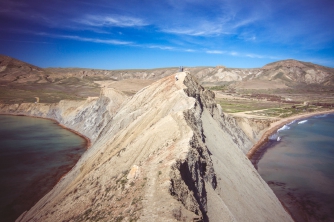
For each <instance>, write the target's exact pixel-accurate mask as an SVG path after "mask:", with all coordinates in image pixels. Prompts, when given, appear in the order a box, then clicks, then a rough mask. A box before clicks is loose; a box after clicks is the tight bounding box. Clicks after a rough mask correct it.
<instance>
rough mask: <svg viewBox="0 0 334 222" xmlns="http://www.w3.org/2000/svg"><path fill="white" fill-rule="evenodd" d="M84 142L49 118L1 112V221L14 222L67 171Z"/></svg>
mask: <svg viewBox="0 0 334 222" xmlns="http://www.w3.org/2000/svg"><path fill="white" fill-rule="evenodd" d="M85 147H86V141H85V140H84V139H83V138H82V137H79V136H78V135H76V134H74V133H73V132H70V131H68V130H65V129H64V128H62V127H60V126H59V125H58V124H57V123H55V122H53V121H51V120H45V119H39V118H31V117H23V116H4V115H0V221H14V220H15V219H16V218H17V217H18V216H19V215H20V214H21V213H22V212H24V211H25V210H28V209H30V208H31V207H32V206H33V205H34V204H35V203H36V202H37V201H38V200H39V199H40V198H41V197H43V196H44V195H45V194H46V193H47V192H48V191H49V190H51V189H52V187H53V186H54V185H55V184H56V183H57V182H58V181H59V180H60V178H61V177H62V176H63V175H64V174H65V173H67V172H68V171H69V170H70V169H71V168H72V167H73V166H74V165H75V163H76V162H77V160H78V159H79V158H80V156H81V155H82V153H83V152H84V151H85Z"/></svg>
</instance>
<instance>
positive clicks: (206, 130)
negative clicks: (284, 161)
mask: <svg viewBox="0 0 334 222" xmlns="http://www.w3.org/2000/svg"><path fill="white" fill-rule="evenodd" d="M178 77H179V80H178V81H175V78H174V75H172V76H169V77H166V78H163V79H161V80H159V81H157V82H155V83H153V84H152V85H150V86H148V87H146V88H144V89H142V90H141V91H139V92H138V93H137V94H135V95H134V96H133V97H131V98H130V99H128V100H126V102H124V103H122V105H118V108H117V109H115V112H112V114H110V113H111V112H110V110H112V109H113V107H114V106H112V105H110V106H109V108H106V110H107V111H108V113H109V116H110V117H109V120H108V122H107V123H103V124H102V125H103V129H101V131H100V132H99V133H98V134H93V135H95V137H94V138H95V140H94V143H93V145H92V147H91V148H90V149H89V150H87V152H86V153H85V154H84V155H83V156H82V158H81V159H80V160H79V162H78V163H77V164H76V166H75V167H74V168H73V169H72V170H71V171H70V172H69V173H68V174H67V175H66V176H65V177H64V178H63V179H62V180H61V181H60V182H59V183H58V184H57V185H56V186H55V187H54V188H53V190H52V191H50V192H49V193H48V194H47V195H46V196H45V197H44V198H42V199H41V200H40V201H39V202H38V203H37V204H36V205H35V206H34V207H33V208H32V209H30V210H29V211H28V212H25V213H24V214H22V215H21V217H20V218H18V219H17V221H43V222H44V221H117V220H118V221H120V220H122V221H131V220H137V221H179V220H181V221H292V219H291V217H290V216H289V214H288V213H287V212H285V210H284V209H283V207H282V205H281V203H280V202H279V201H278V199H277V197H276V196H275V195H274V193H273V192H272V191H271V189H270V188H269V186H268V185H267V184H266V183H265V182H264V181H263V180H262V178H261V177H260V176H259V174H258V173H257V171H256V170H255V169H254V167H253V166H252V164H251V163H250V161H249V160H248V159H247V157H246V156H245V154H244V150H245V149H247V148H249V147H250V146H251V145H252V141H250V140H249V138H248V137H247V135H246V134H245V133H244V132H243V131H242V130H241V128H240V127H239V126H238V124H237V123H236V121H235V120H234V119H233V118H232V117H229V116H227V115H225V114H224V113H222V111H221V108H220V106H217V105H216V103H215V101H214V94H213V93H212V92H210V91H206V90H204V88H202V87H201V86H200V85H199V84H198V83H197V81H196V80H195V79H194V78H193V77H192V76H191V75H190V74H186V73H178ZM110 100H113V99H112V97H111V98H110ZM123 101H124V100H123ZM98 104H101V103H98ZM109 104H110V103H109ZM117 104H120V103H117ZM100 109H101V107H100V108H99V109H97V110H100ZM86 112H89V113H92V115H93V113H94V112H93V111H89V110H87V111H86ZM98 112H101V111H98ZM78 113H79V111H78ZM87 118H88V119H89V116H87ZM92 118H93V117H92ZM96 118H97V117H96ZM87 121H88V120H87ZM93 122H94V121H93ZM100 122H101V121H100ZM102 122H103V121H102ZM74 125H75V123H73V126H74ZM92 127H94V126H92ZM81 129H83V128H81ZM95 131H96V130H95ZM96 132H97V131H96Z"/></svg>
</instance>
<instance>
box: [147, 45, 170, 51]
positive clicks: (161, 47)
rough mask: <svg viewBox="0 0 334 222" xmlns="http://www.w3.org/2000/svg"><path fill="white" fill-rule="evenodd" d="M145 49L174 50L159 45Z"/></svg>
mask: <svg viewBox="0 0 334 222" xmlns="http://www.w3.org/2000/svg"><path fill="white" fill-rule="evenodd" d="M147 48H150V49H162V50H174V49H175V48H174V47H171V46H161V45H149V46H147Z"/></svg>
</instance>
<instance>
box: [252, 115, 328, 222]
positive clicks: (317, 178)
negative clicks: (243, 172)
mask: <svg viewBox="0 0 334 222" xmlns="http://www.w3.org/2000/svg"><path fill="white" fill-rule="evenodd" d="M277 137H280V141H275V140H272V141H270V142H269V143H268V144H267V145H265V146H264V147H262V148H261V149H260V150H259V151H258V152H257V154H256V155H254V157H253V158H252V162H253V163H254V164H255V167H257V169H258V172H259V173H260V175H261V176H262V178H263V179H264V180H265V181H266V182H267V183H268V184H269V186H270V187H271V188H272V189H273V191H274V192H275V194H276V195H277V196H278V198H279V199H280V200H281V202H282V203H283V204H284V205H285V206H286V207H287V209H288V210H289V212H290V213H291V214H292V216H293V217H294V219H295V220H296V221H334V115H325V116H316V117H311V118H308V119H305V120H298V121H295V122H292V123H291V124H289V125H286V126H285V127H283V128H282V130H280V131H279V132H278V134H276V135H274V136H273V137H272V139H276V138H277Z"/></svg>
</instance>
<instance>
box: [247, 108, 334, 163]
mask: <svg viewBox="0 0 334 222" xmlns="http://www.w3.org/2000/svg"><path fill="white" fill-rule="evenodd" d="M333 113H334V110H327V111H320V112H313V113H305V114H300V115H296V116H290V117H287V118H284V119H281V120H279V121H277V122H274V123H272V126H270V128H269V129H268V130H267V131H266V132H265V133H264V134H263V135H262V137H261V139H260V140H259V141H258V142H257V143H256V144H254V145H253V147H252V148H251V149H250V150H249V151H248V153H247V158H248V159H251V158H252V157H253V155H254V154H255V153H256V151H257V150H259V149H260V148H261V147H262V146H263V145H264V144H265V143H267V142H268V137H269V136H270V135H272V134H274V133H275V132H276V131H277V130H278V129H279V128H281V127H282V126H284V125H285V124H288V123H290V122H291V121H293V120H299V119H305V118H309V117H312V116H317V115H323V114H333Z"/></svg>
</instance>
